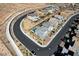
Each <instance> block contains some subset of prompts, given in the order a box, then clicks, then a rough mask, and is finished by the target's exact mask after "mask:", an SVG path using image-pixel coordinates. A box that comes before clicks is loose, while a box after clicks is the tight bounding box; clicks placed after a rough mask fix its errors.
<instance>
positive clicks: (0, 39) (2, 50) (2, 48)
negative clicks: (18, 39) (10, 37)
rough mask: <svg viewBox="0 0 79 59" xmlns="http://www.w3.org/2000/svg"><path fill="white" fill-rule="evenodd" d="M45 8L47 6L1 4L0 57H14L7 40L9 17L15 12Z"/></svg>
mask: <svg viewBox="0 0 79 59" xmlns="http://www.w3.org/2000/svg"><path fill="white" fill-rule="evenodd" d="M43 6H45V4H32V3H31V4H0V55H5V56H7V55H12V54H11V52H10V51H9V49H8V48H7V46H6V45H7V43H9V42H7V38H6V35H5V29H6V21H7V19H6V18H7V17H8V16H9V15H10V14H12V13H13V12H16V11H19V10H22V9H30V8H32V9H36V8H41V7H43Z"/></svg>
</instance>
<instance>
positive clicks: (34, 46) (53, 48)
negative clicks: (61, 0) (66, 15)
mask: <svg viewBox="0 0 79 59" xmlns="http://www.w3.org/2000/svg"><path fill="white" fill-rule="evenodd" d="M26 15H27V13H25V14H23V15H21V14H20V15H18V16H17V17H15V18H14V20H17V21H16V22H15V23H14V26H13V32H14V34H15V36H16V37H17V38H18V39H19V41H20V42H21V43H23V44H24V45H25V46H26V47H27V48H28V49H29V50H30V51H34V52H35V53H36V55H37V56H51V55H53V53H54V52H55V51H56V50H57V46H58V44H60V43H61V40H60V39H61V38H62V37H63V35H65V34H66V32H67V31H68V29H69V26H70V25H71V23H72V22H73V20H74V19H75V18H76V16H79V14H77V15H75V16H73V17H71V18H70V20H69V21H68V22H67V23H66V24H65V26H64V27H63V28H62V29H61V31H60V32H59V33H58V34H57V35H56V37H55V38H54V39H53V40H52V41H51V43H50V44H49V45H48V46H47V47H44V48H43V47H40V46H38V45H37V44H36V43H34V42H33V41H32V40H31V39H29V38H28V37H27V36H26V35H24V34H23V33H22V31H21V29H20V22H21V21H22V20H23V18H24V17H25V16H26ZM12 22H13V21H12ZM12 22H11V24H10V28H9V31H10V33H11V30H12V29H11V26H12ZM11 36H12V34H11ZM12 37H13V36H12ZM13 39H14V38H13ZM49 48H50V49H49ZM38 49H39V50H38Z"/></svg>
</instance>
